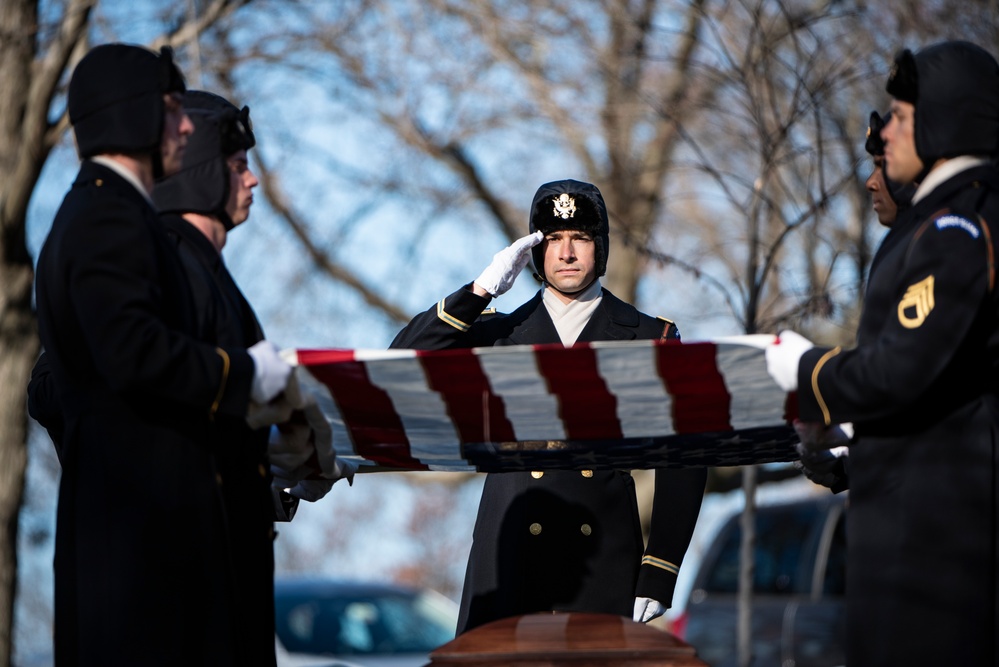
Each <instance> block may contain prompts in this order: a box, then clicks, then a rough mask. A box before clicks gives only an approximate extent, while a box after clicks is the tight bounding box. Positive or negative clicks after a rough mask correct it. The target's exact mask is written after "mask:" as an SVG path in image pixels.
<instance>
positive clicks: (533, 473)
mask: <svg viewBox="0 0 999 667" xmlns="http://www.w3.org/2000/svg"><path fill="white" fill-rule="evenodd" d="M544 476H545V473H544V472H543V471H541V470H532V471H531V477H533V478H534V479H541V478H542V477H544Z"/></svg>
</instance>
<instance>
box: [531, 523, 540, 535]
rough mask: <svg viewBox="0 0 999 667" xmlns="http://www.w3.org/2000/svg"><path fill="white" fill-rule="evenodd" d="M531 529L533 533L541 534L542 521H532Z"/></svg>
mask: <svg viewBox="0 0 999 667" xmlns="http://www.w3.org/2000/svg"><path fill="white" fill-rule="evenodd" d="M530 531H531V535H540V534H541V524H540V523H532V524H531V528H530Z"/></svg>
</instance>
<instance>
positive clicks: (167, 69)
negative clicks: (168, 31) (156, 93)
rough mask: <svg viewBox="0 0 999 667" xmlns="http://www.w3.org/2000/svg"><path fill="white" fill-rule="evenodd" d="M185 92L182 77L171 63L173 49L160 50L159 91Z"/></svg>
mask: <svg viewBox="0 0 999 667" xmlns="http://www.w3.org/2000/svg"><path fill="white" fill-rule="evenodd" d="M185 90H187V86H186V85H185V84H184V75H183V74H181V73H180V69H178V68H177V66H176V65H175V64H174V62H173V49H172V48H170V47H169V46H164V47H162V48H160V91H162V92H164V93H172V92H175V91H176V92H180V93H183V92H184V91H185Z"/></svg>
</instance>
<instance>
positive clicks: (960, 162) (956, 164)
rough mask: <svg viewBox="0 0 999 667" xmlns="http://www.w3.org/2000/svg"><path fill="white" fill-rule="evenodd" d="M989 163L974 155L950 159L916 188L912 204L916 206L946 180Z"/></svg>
mask: <svg viewBox="0 0 999 667" xmlns="http://www.w3.org/2000/svg"><path fill="white" fill-rule="evenodd" d="M987 161H988V160H986V159H985V158H983V157H976V156H974V155H959V156H957V157H952V158H950V159H949V160H947V161H946V162H944V163H943V164H942V165H940V166H939V167H936V168H935V169H933V171H931V172H930V173H929V174H927V176H926V178H925V179H923V182H922V183H920V184H919V187H918V188H916V194H914V195H913V196H912V203H913V204H915V203H916V202H918V201H919V200H920V199H922V198H923V197H925V196H926V195H928V194H930V193H931V192H933V190H935V189H936V187H937V186H938V185H940V184H941V183H943V182H944V181H946V180H949V179H950V178H951V177H952V176H955V175H957V174H960V173H961V172H962V171H965V170H967V169H971V168H972V167H977V166H978V165H980V164H985V163H986V162H987Z"/></svg>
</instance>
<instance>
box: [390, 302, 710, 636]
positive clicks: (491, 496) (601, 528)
mask: <svg viewBox="0 0 999 667" xmlns="http://www.w3.org/2000/svg"><path fill="white" fill-rule="evenodd" d="M602 295H603V296H602V299H601V303H600V306H599V307H598V308H597V310H596V311H595V312H594V313H593V315H592V317H591V319H590V321H589V322H588V323H587V324H586V326H585V328H584V329H583V330H582V332H581V333H580V335H579V342H588V341H605V340H635V339H650V338H660V337H662V336H664V335H665V337H667V338H672V339H676V338H678V337H679V334H678V332H677V330H676V327H675V326H674V325H673V324H672V323H670V322H668V321H664V320H662V319H657V318H654V317H649V316H648V315H644V314H642V313H640V312H639V311H638V310H636V309H635V308H634V307H633V306H631V305H629V304H627V303H625V302H623V301H621V300H620V299H618V298H617V297H615V296H614V295H613V294H611V293H610V292H608V291H607V290H603V292H602ZM487 304H488V299H485V298H483V297H479V296H477V295H476V294H474V293H473V292H471V291H470V290H469V289H467V288H462V289H460V290H458V291H457V292H455V293H454V294H452V295H450V296H448V297H447V298H445V299H444V300H443V301H441V303H440V304H438V305H437V306H434V307H433V308H430V309H429V310H427V311H426V312H424V313H423V314H421V315H419V316H417V317H416V318H414V320H413V321H412V322H410V324H409V325H408V326H407V327H406V328H405V329H403V330H402V331H401V332H400V333H399V335H398V336H397V337H396V339H395V340H394V341H393V343H392V347H397V348H398V347H402V348H417V349H445V348H455V347H488V346H502V345H529V344H542V343H558V342H560V339H559V335H558V332H557V331H556V329H555V325H554V323H553V322H552V320H551V317H550V316H549V315H548V311H547V309H546V308H545V306H544V304H543V302H542V293H541V292H539V293H538V294H537V295H536V296H535V297H534V298H533V299H531V300H530V301H528V302H527V303H525V304H524V305H522V306H521V307H520V308H518V309H517V310H515V311H514V312H513V313H510V314H509V315H496V316H492V317H483V318H481V319H479V320H478V321H477V319H476V318H479V316H480V314H481V313H482V312H483V310H484V309H485V307H486V305H487ZM705 479H706V473H705V471H704V470H703V469H688V470H657V471H656V480H655V502H654V507H653V515H652V529H651V534H650V536H649V543H648V547H647V549H646V548H645V547H644V544H643V538H642V529H641V524H640V518H639V513H638V504H637V500H636V496H635V485H634V480H633V479H632V476H631V473H630V472H629V471H627V470H538V471H533V472H508V473H490V474H488V475H487V476H486V480H485V485H484V487H483V490H482V498H481V501H480V504H479V511H478V516H477V518H476V521H475V528H474V532H473V541H472V548H471V553H470V554H469V558H468V566H467V570H466V574H465V584H464V588H463V590H462V596H461V609H460V615H459V620H458V631H459V632H464V631H466V630H470V629H472V628H474V627H477V626H479V625H482V624H484V623H488V622H489V621H493V620H497V619H500V618H505V617H508V616H513V615H517V614H525V613H530V612H536V611H549V610H558V611H580V612H594V613H611V614H618V615H621V616H627V617H629V618H630V617H631V615H632V609H633V606H634V600H635V597H636V595H637V596H644V597H650V598H653V599H656V600H659V601H660V602H662V603H663V604H664V605H667V606H668V605H669V604H670V602H671V600H672V597H673V589H674V586H675V584H676V575H677V572H678V569H679V567H680V563H681V561H682V560H683V555H684V552H685V551H686V549H687V546H688V545H689V543H690V537H691V534H692V533H693V529H694V524H695V523H696V520H697V515H698V512H699V511H700V505H701V499H702V496H703V492H704V483H705ZM643 551H644V557H643Z"/></svg>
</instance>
